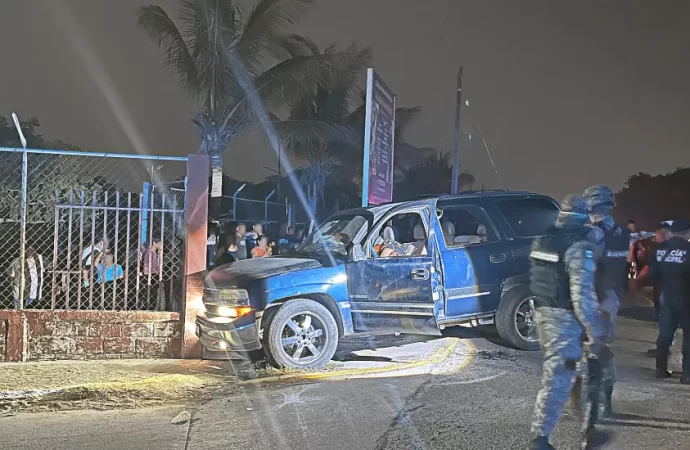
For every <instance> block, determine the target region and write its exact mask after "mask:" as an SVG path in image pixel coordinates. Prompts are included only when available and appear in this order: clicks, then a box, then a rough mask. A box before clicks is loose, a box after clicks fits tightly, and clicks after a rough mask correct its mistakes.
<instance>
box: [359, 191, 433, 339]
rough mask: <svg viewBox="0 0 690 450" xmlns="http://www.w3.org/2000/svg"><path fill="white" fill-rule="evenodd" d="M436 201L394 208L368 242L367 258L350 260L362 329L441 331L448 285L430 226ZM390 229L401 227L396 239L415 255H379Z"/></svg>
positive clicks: (364, 245)
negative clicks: (437, 316)
mask: <svg viewBox="0 0 690 450" xmlns="http://www.w3.org/2000/svg"><path fill="white" fill-rule="evenodd" d="M430 204H431V202H428V201H421V202H411V203H406V204H404V205H401V206H398V207H396V208H393V209H391V211H389V212H388V213H387V214H386V215H385V216H384V217H383V218H382V220H380V221H379V222H378V223H377V224H376V225H375V226H374V227H373V228H372V230H371V231H370V232H369V233H368V235H367V236H366V237H365V239H364V240H363V241H362V247H363V249H364V254H365V255H366V258H365V259H364V260H362V261H352V262H348V264H347V277H348V291H349V293H350V304H351V311H352V317H353V321H354V324H355V328H356V329H357V330H358V331H374V330H375V331H402V332H421V333H427V332H434V331H436V332H437V331H438V330H437V329H436V323H435V320H434V309H435V304H436V302H440V301H441V296H440V290H441V289H442V287H441V284H440V274H439V271H438V269H437V265H436V264H435V261H437V259H438V251H437V249H436V243H435V242H436V241H435V234H434V233H433V232H431V233H430V227H429V224H430V212H431V207H430ZM420 226H421V229H420ZM385 228H389V229H394V230H396V232H397V236H396V240H397V239H399V240H400V241H399V242H398V243H399V244H401V245H402V247H409V248H410V254H398V255H395V256H388V257H381V256H379V254H378V252H377V251H376V249H375V248H374V247H375V246H376V245H377V243H378V241H380V237H381V236H382V234H384V229H385ZM414 228H417V231H419V233H417V234H415V233H414ZM422 230H423V234H421V231H422ZM394 233H395V232H394ZM412 240H414V242H411V241H412ZM415 244H418V245H417V246H416V248H415V250H411V246H414V245H415Z"/></svg>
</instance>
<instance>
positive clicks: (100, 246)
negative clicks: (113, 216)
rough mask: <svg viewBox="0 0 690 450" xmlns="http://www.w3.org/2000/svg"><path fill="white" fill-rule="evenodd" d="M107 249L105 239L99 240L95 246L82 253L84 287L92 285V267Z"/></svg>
mask: <svg viewBox="0 0 690 450" xmlns="http://www.w3.org/2000/svg"><path fill="white" fill-rule="evenodd" d="M105 248H107V246H106V241H105V240H104V239H100V240H98V241H97V242H96V243H95V244H94V245H92V246H88V247H86V248H85V249H84V251H82V252H81V261H82V267H83V270H82V283H83V284H84V287H89V284H90V283H91V281H92V280H91V265H92V264H93V261H95V259H96V258H98V257H99V256H100V254H101V253H102V252H103V250H104V249H105Z"/></svg>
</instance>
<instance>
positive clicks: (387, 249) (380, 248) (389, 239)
mask: <svg viewBox="0 0 690 450" xmlns="http://www.w3.org/2000/svg"><path fill="white" fill-rule="evenodd" d="M422 230H423V229H422ZM415 250H416V247H415V245H414V244H409V245H407V246H406V245H403V244H401V243H400V242H398V241H397V240H396V236H395V232H394V231H393V228H392V227H390V226H388V227H385V228H384V229H383V232H382V233H381V237H380V238H379V243H378V244H376V245H375V246H374V251H375V252H376V254H377V255H378V257H379V258H390V257H394V256H410V255H412V254H413V253H414V251H415Z"/></svg>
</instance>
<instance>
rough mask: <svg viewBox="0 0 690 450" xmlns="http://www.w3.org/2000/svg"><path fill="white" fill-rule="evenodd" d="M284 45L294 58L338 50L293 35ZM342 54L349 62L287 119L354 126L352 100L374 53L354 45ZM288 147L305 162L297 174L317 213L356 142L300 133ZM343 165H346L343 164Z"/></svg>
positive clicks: (326, 53) (291, 137)
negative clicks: (330, 183)
mask: <svg viewBox="0 0 690 450" xmlns="http://www.w3.org/2000/svg"><path fill="white" fill-rule="evenodd" d="M284 46H285V48H286V49H288V51H289V52H290V54H291V56H292V57H293V58H304V57H307V58H309V57H328V56H329V55H334V54H337V53H338V52H337V50H336V47H335V45H330V46H329V47H326V48H325V49H323V50H321V49H320V48H319V47H318V46H317V45H316V44H315V43H314V42H313V41H311V40H309V39H306V38H303V37H301V36H294V35H293V36H289V37H288V38H287V39H286V40H285V43H284ZM343 53H344V54H347V55H349V62H350V63H349V64H348V65H346V66H343V67H342V71H341V72H340V73H339V74H337V76H335V77H333V78H331V79H329V80H326V81H325V82H322V83H319V84H317V85H315V86H314V88H313V89H312V90H311V91H310V92H308V93H307V94H306V95H304V96H302V98H300V99H299V101H298V102H296V103H294V104H292V105H291V108H290V116H289V119H288V120H295V121H316V122H323V123H330V124H337V125H341V126H343V127H348V128H349V127H352V125H353V124H352V123H351V121H350V113H351V105H352V102H353V100H354V101H357V100H358V99H357V97H358V95H357V94H358V92H357V89H358V87H359V85H358V81H359V79H360V77H361V75H362V74H363V73H364V71H365V69H366V67H367V66H368V65H369V61H370V59H371V52H370V51H369V49H368V48H360V47H359V46H358V45H357V44H351V45H350V46H349V47H348V48H347V49H346V50H344V52H343ZM354 129H355V128H353V130H354ZM355 134H357V133H355ZM353 146H355V147H353ZM286 148H287V151H288V152H289V153H290V154H291V155H292V156H294V157H295V158H297V159H299V160H300V161H303V162H304V163H305V164H304V166H303V167H301V168H300V169H299V170H298V176H299V180H300V181H301V183H302V185H303V188H304V191H305V194H306V197H307V201H308V203H309V208H310V209H311V211H312V212H316V208H317V205H318V204H323V203H325V197H324V194H325V188H326V183H327V181H328V180H329V179H330V178H331V175H332V174H333V173H334V169H335V168H336V167H337V166H338V165H339V163H344V162H346V161H347V159H348V157H349V155H348V153H349V152H350V151H351V150H352V149H353V148H356V144H355V143H354V142H353V141H351V140H342V139H323V138H322V137H321V136H299V135H297V136H290V137H288V139H287V140H286ZM343 166H344V164H342V165H341V167H343ZM345 172H348V171H345Z"/></svg>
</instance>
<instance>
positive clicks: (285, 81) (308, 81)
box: [256, 53, 351, 106]
mask: <svg viewBox="0 0 690 450" xmlns="http://www.w3.org/2000/svg"><path fill="white" fill-rule="evenodd" d="M350 62H351V56H350V55H347V54H344V53H338V54H335V55H318V56H310V57H298V58H292V59H288V60H286V61H283V62H280V63H278V64H276V65H275V66H273V67H272V68H270V69H268V70H267V71H266V72H264V73H263V74H261V75H260V76H259V77H258V78H257V80H256V92H257V94H258V96H259V97H260V98H261V99H262V101H263V102H264V103H265V104H266V105H267V106H277V105H285V104H291V103H296V102H298V101H300V100H301V99H302V98H304V97H309V96H310V94H313V93H315V92H316V88H317V87H319V86H323V85H326V84H328V83H334V82H340V83H343V82H344V81H343V78H344V77H345V76H347V75H348V74H344V73H343V68H344V67H348V66H349V65H350Z"/></svg>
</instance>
